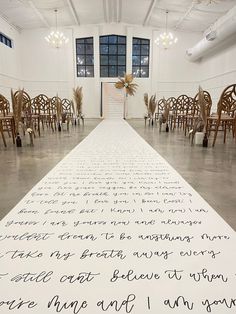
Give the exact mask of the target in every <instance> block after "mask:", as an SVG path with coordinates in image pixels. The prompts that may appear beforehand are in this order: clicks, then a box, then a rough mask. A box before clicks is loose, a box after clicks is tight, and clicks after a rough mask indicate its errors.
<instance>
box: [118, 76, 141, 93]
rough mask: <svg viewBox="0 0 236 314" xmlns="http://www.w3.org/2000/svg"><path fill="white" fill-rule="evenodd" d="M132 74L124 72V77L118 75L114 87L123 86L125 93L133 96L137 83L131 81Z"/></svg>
mask: <svg viewBox="0 0 236 314" xmlns="http://www.w3.org/2000/svg"><path fill="white" fill-rule="evenodd" d="M132 82H133V75H132V74H125V75H124V78H121V77H119V81H118V82H116V83H115V87H116V88H118V89H122V88H125V92H126V94H127V95H130V96H134V94H135V93H136V90H137V87H138V84H135V83H132Z"/></svg>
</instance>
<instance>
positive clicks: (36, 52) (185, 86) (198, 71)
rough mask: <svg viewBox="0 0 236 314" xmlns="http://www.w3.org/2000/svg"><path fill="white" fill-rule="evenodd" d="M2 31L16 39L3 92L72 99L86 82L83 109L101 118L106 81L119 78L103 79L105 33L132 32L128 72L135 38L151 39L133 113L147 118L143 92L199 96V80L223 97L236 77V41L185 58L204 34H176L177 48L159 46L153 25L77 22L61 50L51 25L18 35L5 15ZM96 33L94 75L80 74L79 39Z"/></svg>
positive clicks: (6, 53)
mask: <svg viewBox="0 0 236 314" xmlns="http://www.w3.org/2000/svg"><path fill="white" fill-rule="evenodd" d="M0 26H1V29H2V31H3V32H4V33H5V34H6V35H8V36H9V37H11V38H13V40H14V49H10V48H8V47H6V46H5V45H3V44H1V45H0V93H2V94H5V95H6V96H9V95H10V87H13V88H14V89H17V88H18V87H19V86H20V87H24V88H25V90H26V91H27V92H28V93H29V94H30V96H31V97H33V96H35V95H37V94H39V93H44V94H47V95H48V96H54V95H56V94H58V95H59V97H61V98H64V97H66V98H72V97H73V93H72V89H73V87H76V86H78V85H79V86H83V94H84V99H83V112H84V114H85V115H86V117H99V116H100V106H101V82H106V81H112V82H115V81H116V80H117V78H109V79H108V78H100V75H99V36H100V35H106V34H108V35H109V34H117V35H125V36H127V60H126V64H127V72H128V73H131V71H132V58H131V56H132V37H141V38H148V39H150V43H151V47H150V77H149V78H136V79H135V83H137V84H138V90H137V93H136V94H135V96H134V97H129V98H128V115H129V117H143V114H144V113H145V106H144V102H143V94H144V93H145V92H148V93H149V95H151V94H154V93H156V94H157V97H158V98H160V97H162V96H165V97H167V98H168V97H170V96H179V95H180V94H187V95H190V96H194V95H195V94H196V92H197V90H198V85H199V83H200V84H201V85H202V86H203V88H205V89H207V90H209V91H210V92H211V93H212V95H213V100H214V101H216V99H218V97H219V94H220V92H221V91H222V89H223V87H225V86H226V85H228V84H230V83H232V82H233V81H235V79H234V77H235V71H236V59H235V57H234V56H235V53H236V45H234V46H231V47H230V48H226V49H225V50H221V51H220V52H218V54H215V55H213V56H210V57H209V56H208V57H207V58H203V59H202V61H201V62H200V63H199V62H198V63H192V62H189V61H188V60H187V58H186V57H185V51H186V49H187V48H189V47H192V46H194V45H195V43H196V42H198V41H199V40H200V39H201V35H200V34H193V33H192V34H191V33H183V32H178V33H176V35H177V37H178V38H179V41H178V43H177V45H176V46H175V47H173V48H172V49H169V50H162V49H161V48H159V47H157V46H156V45H155V44H154V40H155V38H156V37H157V35H158V34H159V32H157V31H156V30H154V29H152V28H149V27H141V26H131V25H124V24H102V25H87V26H83V27H82V26H74V27H71V28H67V29H65V30H63V31H64V33H65V35H66V36H67V37H69V40H70V41H69V44H68V45H67V46H66V47H64V48H61V49H53V48H51V47H49V46H48V44H47V42H46V41H45V39H44V37H45V36H46V35H47V33H48V30H47V29H36V30H35V29H34V30H25V31H22V32H21V33H18V32H17V31H16V30H14V29H13V28H12V27H10V26H9V25H8V24H7V23H6V22H5V21H3V20H1V19H0ZM90 36H93V37H94V68H95V76H94V78H77V76H76V60H75V39H76V38H80V37H90Z"/></svg>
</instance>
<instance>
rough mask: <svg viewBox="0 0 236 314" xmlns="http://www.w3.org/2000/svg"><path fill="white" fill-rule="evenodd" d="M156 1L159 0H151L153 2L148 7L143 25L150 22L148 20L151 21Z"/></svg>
mask: <svg viewBox="0 0 236 314" xmlns="http://www.w3.org/2000/svg"><path fill="white" fill-rule="evenodd" d="M156 2H157V0H152V1H151V4H150V6H149V8H148V11H147V14H146V16H145V19H144V21H143V26H146V25H147V24H148V22H149V20H150V18H151V15H152V11H153V9H154V7H155V5H156Z"/></svg>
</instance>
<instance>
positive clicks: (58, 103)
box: [55, 95, 62, 123]
mask: <svg viewBox="0 0 236 314" xmlns="http://www.w3.org/2000/svg"><path fill="white" fill-rule="evenodd" d="M55 106H56V112H57V121H58V123H59V122H60V120H61V118H62V103H61V99H60V98H59V97H58V95H57V96H56V99H55Z"/></svg>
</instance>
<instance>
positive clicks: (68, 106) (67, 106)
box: [61, 98, 72, 114]
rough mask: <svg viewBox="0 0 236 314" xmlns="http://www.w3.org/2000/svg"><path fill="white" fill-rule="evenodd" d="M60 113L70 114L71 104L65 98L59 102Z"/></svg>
mask: <svg viewBox="0 0 236 314" xmlns="http://www.w3.org/2000/svg"><path fill="white" fill-rule="evenodd" d="M61 105H62V111H63V112H65V113H67V114H71V113H72V102H71V100H69V99H67V98H63V99H62V101H61Z"/></svg>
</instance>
